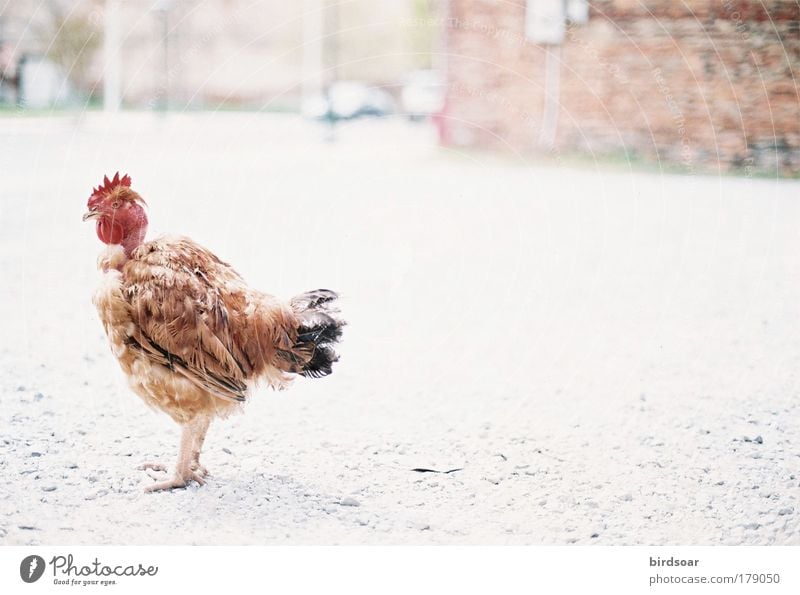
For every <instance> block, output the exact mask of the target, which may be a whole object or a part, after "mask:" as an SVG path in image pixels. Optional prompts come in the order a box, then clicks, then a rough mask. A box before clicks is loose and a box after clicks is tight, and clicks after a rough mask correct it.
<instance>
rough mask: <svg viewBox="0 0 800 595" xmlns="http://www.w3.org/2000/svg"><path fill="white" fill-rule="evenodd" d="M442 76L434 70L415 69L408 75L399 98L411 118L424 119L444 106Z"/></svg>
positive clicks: (404, 110)
mask: <svg viewBox="0 0 800 595" xmlns="http://www.w3.org/2000/svg"><path fill="white" fill-rule="evenodd" d="M444 97H445V84H444V77H442V75H441V74H440V73H439V72H437V71H435V70H417V71H415V72H412V73H411V74H409V75H408V77H407V79H406V83H405V85H404V86H403V91H402V92H401V94H400V100H401V104H402V107H403V112H404V113H405V114H406V115H407V116H408V117H409V118H410V119H411V120H424V119H425V118H427V117H428V116H431V115H433V114H436V113H439V112H441V111H442V109H443V108H444Z"/></svg>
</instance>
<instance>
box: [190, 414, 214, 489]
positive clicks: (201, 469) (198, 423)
mask: <svg viewBox="0 0 800 595" xmlns="http://www.w3.org/2000/svg"><path fill="white" fill-rule="evenodd" d="M192 424H194V442H193V444H192V463H191V467H192V471H196V472H197V474H198V475H200V477H205V476H206V475H208V469H206V468H205V466H204V465H202V464H201V463H200V451H201V450H203V442H205V439H206V433H207V432H208V426H210V425H211V418H210V417H198V418H197V419H195V420H194V421H192Z"/></svg>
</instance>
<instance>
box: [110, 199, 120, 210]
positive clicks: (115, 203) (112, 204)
mask: <svg viewBox="0 0 800 595" xmlns="http://www.w3.org/2000/svg"><path fill="white" fill-rule="evenodd" d="M119 204H120V203H119V201H118V200H115V201H114V202H112V203H111V208H112V209H118V208H119Z"/></svg>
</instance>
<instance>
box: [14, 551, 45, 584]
mask: <svg viewBox="0 0 800 595" xmlns="http://www.w3.org/2000/svg"><path fill="white" fill-rule="evenodd" d="M44 567H45V564H44V558H42V557H41V556H28V557H27V558H25V559H24V560H23V561H22V562H21V563H20V565H19V576H20V578H22V580H24V581H25V582H26V583H35V582H36V581H38V580H39V579H40V578H42V575H43V574H44Z"/></svg>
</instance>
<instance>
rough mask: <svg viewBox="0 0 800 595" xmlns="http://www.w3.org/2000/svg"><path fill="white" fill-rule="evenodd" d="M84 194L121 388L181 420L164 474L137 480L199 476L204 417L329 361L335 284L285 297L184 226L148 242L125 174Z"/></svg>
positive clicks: (318, 371)
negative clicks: (98, 246) (98, 245)
mask: <svg viewBox="0 0 800 595" xmlns="http://www.w3.org/2000/svg"><path fill="white" fill-rule="evenodd" d="M87 206H88V211H87V212H86V214H84V216H83V220H84V221H89V220H92V221H95V222H96V232H97V237H98V238H100V241H101V242H103V243H104V244H106V248H105V249H104V250H103V252H102V253H101V254H100V257H99V258H98V268H99V269H100V271H101V276H102V281H101V283H100V286H99V288H98V289H97V291H96V293H95V295H94V300H93V301H94V304H95V306H96V308H97V312H98V313H99V315H100V320H101V321H102V323H103V327H104V328H105V332H106V335H107V336H108V339H109V343H110V345H111V351H112V352H113V354H114V355H115V356H116V358H117V360H118V361H119V364H120V366H121V367H122V370H123V372H124V373H125V374H126V375H127V377H128V382H129V384H130V387H131V389H132V390H133V391H134V392H135V393H136V394H138V395H139V396H140V397H141V398H142V399H143V400H144V401H145V403H147V404H148V405H150V406H151V407H154V408H156V409H159V410H161V411H163V412H164V413H166V414H167V415H169V416H170V417H171V418H172V419H173V420H175V421H176V422H177V423H178V424H179V425H180V426H181V427H182V431H181V440H180V448H179V451H178V460H177V463H176V465H175V473H174V475H173V476H172V477H171V479H167V480H165V481H161V482H157V483H154V484H152V485H149V486H148V487H147V488H146V489H145V491H146V492H153V491H158V490H169V489H173V488H181V487H186V486H187V485H188V484H189V483H190V482H192V481H194V482H196V483H197V484H199V485H204V483H205V481H204V478H205V477H206V475H207V473H208V471H207V470H206V468H205V467H204V466H203V465H202V464H201V463H200V451H201V449H202V447H203V441H204V439H205V436H206V432H207V431H208V427H209V424H210V423H211V421H212V420H213V419H215V418H225V417H227V416H228V415H230V414H231V413H233V412H235V411H237V410H239V409H241V407H242V404H243V403H244V401H245V400H246V399H247V397H248V393H249V392H250V390H251V389H252V387H253V386H254V385H255V384H256V383H257V382H258V381H263V382H265V383H266V384H268V385H269V386H271V387H272V388H274V389H282V388H285V387H286V386H287V385H288V384H289V383H290V381H291V380H292V378H294V377H295V376H296V375H300V376H305V377H308V378H319V377H322V376H327V375H328V374H330V373H331V366H332V365H333V363H334V362H336V361H337V360H338V356H337V353H336V351H335V346H336V344H337V342H338V341H339V338H340V337H341V333H342V327H343V326H344V324H345V323H344V321H342V320H341V319H340V318H339V316H338V313H339V310H338V308H337V307H336V299H337V297H338V296H337V294H336V293H334V292H333V291H330V290H327V289H317V290H314V291H309V292H307V293H303V294H300V295H298V296H295V297H294V298H292V299H291V300H289V301H288V302H285V301H282V300H279V299H277V298H275V297H273V296H271V295H269V294H266V293H262V292H260V291H257V290H255V289H252V288H250V287H248V285H247V284H246V283H245V282H244V280H243V279H242V277H241V276H240V275H239V274H238V273H237V272H236V271H235V270H234V269H233V268H231V266H230V265H229V264H227V263H225V262H223V261H222V260H220V259H219V258H217V257H216V256H215V255H214V254H213V253H212V252H210V251H209V250H207V249H206V248H203V247H202V246H200V245H199V244H197V243H195V242H193V241H192V240H190V239H189V238H185V237H162V238H158V239H155V240H151V241H147V242H146V241H145V235H146V233H147V223H148V220H147V215H146V213H145V207H146V203H145V201H144V200H143V199H142V197H141V196H139V194H137V193H136V192H135V191H134V190H132V189H131V178H130V176H128V175H125V176H122V177H120V175H119V173H117V174H116V175H115V176H114V178H113V179H111V180H109V179H108V177H107V176H106V177H105V178H104V180H103V184H101V185H100V186H99V187H97V188H94V189H93V191H92V194H91V196H90V198H89V202H88V205H87ZM139 468H140V469H154V470H158V471H166V467H165V466H164V465H161V464H160V463H144V464H143V465H141V466H140V467H139Z"/></svg>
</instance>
